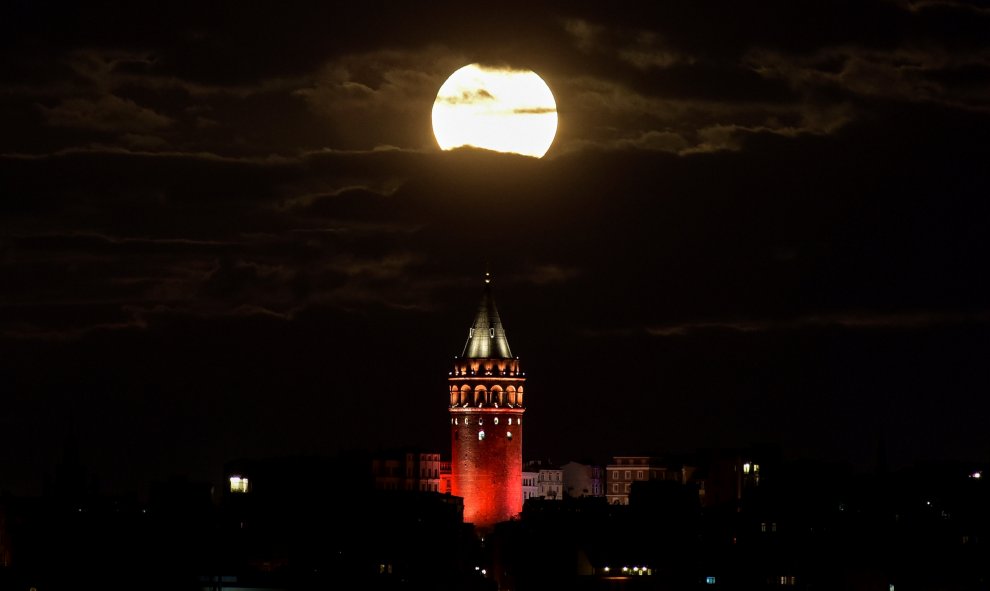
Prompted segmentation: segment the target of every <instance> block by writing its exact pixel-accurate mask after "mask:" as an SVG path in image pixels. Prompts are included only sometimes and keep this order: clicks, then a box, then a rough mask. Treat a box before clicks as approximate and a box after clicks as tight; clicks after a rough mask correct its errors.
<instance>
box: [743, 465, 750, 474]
mask: <svg viewBox="0 0 990 591" xmlns="http://www.w3.org/2000/svg"><path fill="white" fill-rule="evenodd" d="M743 474H749V462H746V463H745V464H743Z"/></svg>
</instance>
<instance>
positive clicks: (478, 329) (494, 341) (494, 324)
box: [461, 273, 512, 359]
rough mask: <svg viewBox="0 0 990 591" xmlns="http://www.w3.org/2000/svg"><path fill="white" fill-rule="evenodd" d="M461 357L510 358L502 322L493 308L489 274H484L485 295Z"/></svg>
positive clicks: (496, 310)
mask: <svg viewBox="0 0 990 591" xmlns="http://www.w3.org/2000/svg"><path fill="white" fill-rule="evenodd" d="M461 357H465V358H468V359H511V358H512V350H511V349H509V341H508V339H506V338H505V330H504V329H503V328H502V320H501V319H500V318H499V317H498V309H496V308H495V299H494V298H493V297H492V276H491V273H485V293H484V295H483V296H482V297H481V303H480V304H479V305H478V314H477V315H476V316H475V318H474V324H472V325H471V329H470V330H469V331H468V339H467V342H466V343H464V352H463V353H461Z"/></svg>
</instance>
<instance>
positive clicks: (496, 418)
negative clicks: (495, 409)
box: [495, 417, 498, 425]
mask: <svg viewBox="0 0 990 591" xmlns="http://www.w3.org/2000/svg"><path fill="white" fill-rule="evenodd" d="M495 424H496V425H497V424H498V417H495Z"/></svg>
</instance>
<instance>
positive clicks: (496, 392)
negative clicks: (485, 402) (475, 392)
mask: <svg viewBox="0 0 990 591" xmlns="http://www.w3.org/2000/svg"><path fill="white" fill-rule="evenodd" d="M492 402H494V403H495V404H497V405H499V406H505V392H503V391H502V387H501V386H492Z"/></svg>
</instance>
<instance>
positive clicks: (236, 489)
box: [230, 476, 248, 493]
mask: <svg viewBox="0 0 990 591" xmlns="http://www.w3.org/2000/svg"><path fill="white" fill-rule="evenodd" d="M247 491H248V479H247V478H244V477H241V476H231V477H230V492H232V493H246V492H247Z"/></svg>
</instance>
